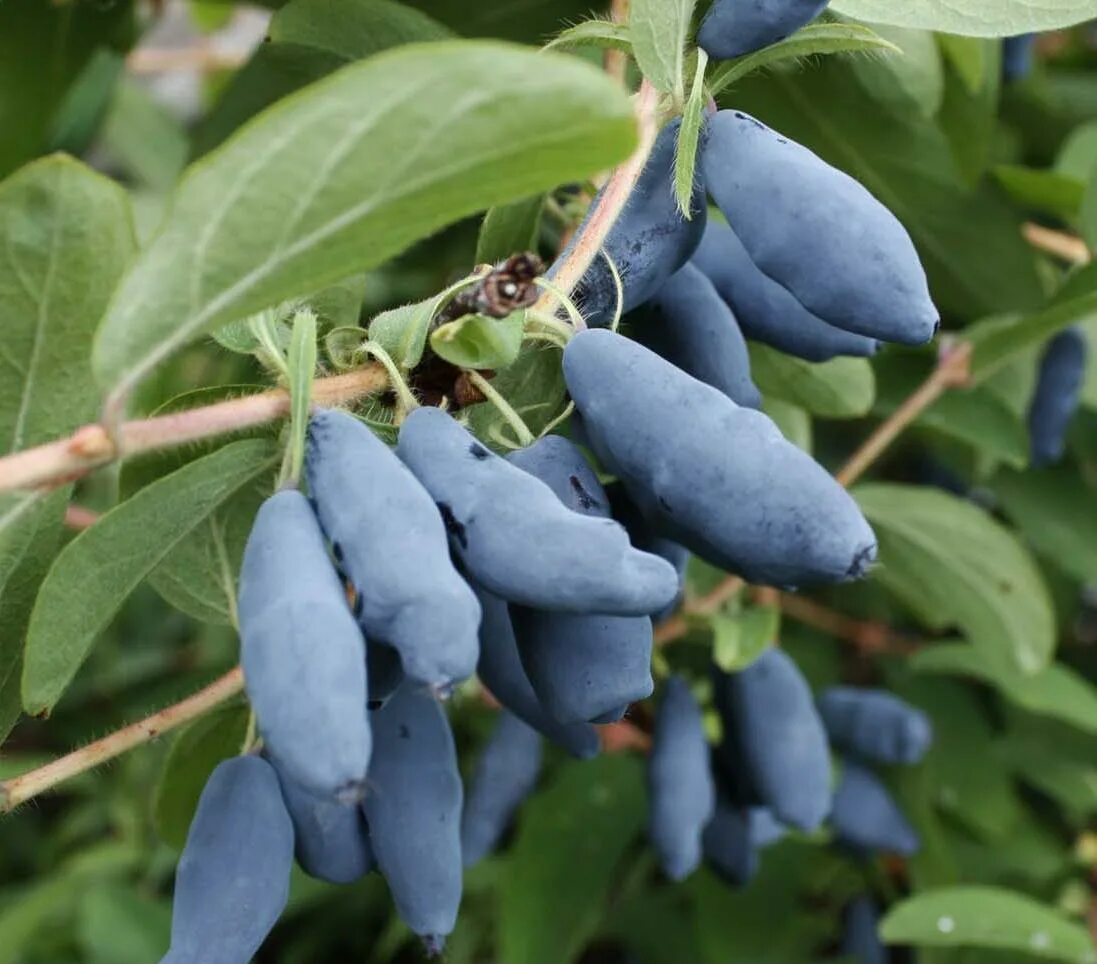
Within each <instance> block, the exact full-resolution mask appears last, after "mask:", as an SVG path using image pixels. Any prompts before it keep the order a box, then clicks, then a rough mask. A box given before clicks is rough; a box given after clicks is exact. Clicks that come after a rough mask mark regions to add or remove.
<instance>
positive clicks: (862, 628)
mask: <svg viewBox="0 0 1097 964" xmlns="http://www.w3.org/2000/svg"><path fill="white" fill-rule="evenodd" d="M762 591H763V590H761V589H759V590H756V591H755V594H754V595H755V598H757V596H758V594H759V593H760V592H762ZM777 605H778V606H779V607H780V609H781V612H782V614H783V615H785V616H787V617H788V618H789V619H794V620H795V621H796V622H798V623H802V624H803V625H805V626H810V627H811V628H812V629H818V630H821V631H822V632H824V633H827V634H828V635H830V636H835V637H837V638H838V639H844V640H846V641H847V642H850V643H852V644H853V645H854V646H856V647H857V649H858V650H860V651H861V652H862V653H865V654H869V653H897V654H901V655H909V654H910V653H913V652H916V651H917V650H918V648H919V646H918V642H917V640H915V639H912V638H911V637H908V636H904V635H902V634H901V633H897V632H896V631H895V630H893V629H892V628H891V627H890V626H888V625H887V623H881V622H875V621H872V620H861V619H854V618H853V617H851V616H847V615H845V614H844V613H839V612H835V611H834V610H833V609H829V608H827V607H826V606H824V605H822V604H821V603H817V602H815V600H813V599H809V598H807V597H806V596H798V595H796V594H795V593H789V592H782V593H779V594H778V596H777Z"/></svg>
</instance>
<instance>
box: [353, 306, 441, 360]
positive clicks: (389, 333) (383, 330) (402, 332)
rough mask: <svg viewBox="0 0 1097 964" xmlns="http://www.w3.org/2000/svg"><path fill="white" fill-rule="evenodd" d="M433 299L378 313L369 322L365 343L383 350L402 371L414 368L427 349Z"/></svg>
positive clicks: (432, 314) (432, 313) (432, 315)
mask: <svg viewBox="0 0 1097 964" xmlns="http://www.w3.org/2000/svg"><path fill="white" fill-rule="evenodd" d="M437 300H438V299H437V298H427V299H425V300H424V301H417V302H415V304H411V305H401V306H400V307H399V308H392V309H391V310H389V311H382V312H381V314H379V315H378V316H377V317H376V318H374V319H373V321H371V322H370V323H369V340H370V341H375V342H377V344H378V345H380V346H381V347H382V348H384V349H385V351H387V352H388V353H389V357H390V358H392V360H393V361H394V362H396V364H397V366H399V367H400V368H402V369H403V370H404V371H408V370H410V369H412V368H414V367H415V366H416V365H418V364H419V359H421V358H422V357H423V350H424V349H425V348H426V346H427V332H429V331H430V323H431V319H432V318H433V317H434V308H435V305H436V304H437Z"/></svg>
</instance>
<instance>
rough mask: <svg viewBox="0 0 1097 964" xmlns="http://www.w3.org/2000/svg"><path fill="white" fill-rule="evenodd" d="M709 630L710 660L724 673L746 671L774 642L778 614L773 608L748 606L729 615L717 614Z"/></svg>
mask: <svg viewBox="0 0 1097 964" xmlns="http://www.w3.org/2000/svg"><path fill="white" fill-rule="evenodd" d="M710 625H711V626H712V634H713V640H712V659H713V662H715V663H716V665H717V666H719V667H720V669H722V670H723V671H724V672H725V673H736V672H738V671H739V670H742V669H746V668H747V667H748V666H749V665H750V664H751V663H753V662H754V661H755V660H756V659H757V658H758V657H759V656H761V655H762V653H764V652H765V651H766V649H768V648H769V647H770V646H771V645H773V641H774V640H775V639H777V636H778V633H779V632H780V628H781V612H780V610H779V609H777V607H776V606H748V607H747V608H745V609H744V610H743V611H742V612H739V613H735V614H734V615H729V614H727V613H717V614H716V615H714V616H712V617H711V619H710Z"/></svg>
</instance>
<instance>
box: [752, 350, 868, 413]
mask: <svg viewBox="0 0 1097 964" xmlns="http://www.w3.org/2000/svg"><path fill="white" fill-rule="evenodd" d="M748 348H749V349H750V371H751V375H752V376H753V378H754V382H755V384H756V385H757V386H758V388H759V389H760V390H761V392H762V394H763V395H767V396H770V395H772V396H773V397H775V398H779V399H782V400H784V401H786V402H791V403H792V404H793V405H799V406H800V407H801V408H805V409H807V410H808V411H809V412H811V413H812V414H813V415H819V416H822V417H823V418H858V417H860V416H862V415H867V414H868V412H869V410H870V409H871V408H872V401H873V398H874V397H875V394H876V379H875V376H874V375H873V373H872V365H870V364H869V362H868V359H867V358H832V359H831V360H830V361H827V362H822V363H821V364H815V363H812V362H806V361H804V360H803V359H801V358H794V357H793V356H792V355H786V354H785V353H784V352H780V351H777V350H776V349H775V348H770V347H769V346H768V345H762V344H759V343H758V342H749V343H748Z"/></svg>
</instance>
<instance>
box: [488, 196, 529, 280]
mask: <svg viewBox="0 0 1097 964" xmlns="http://www.w3.org/2000/svg"><path fill="white" fill-rule="evenodd" d="M544 206H545V198H544V195H542V194H535V195H533V196H532V197H527V198H522V200H520V201H513V202H511V203H510V204H497V205H496V206H495V207H493V208H491V209H490V210H489V211H488V213H487V214H485V215H484V222H483V224H481V225H480V236H479V237H478V238H477V239H476V263H477V264H495V263H496V262H498V261H504V260H506V259H507V258H509V257H510V256H511V255H512V254H520V253H521V252H523V251H536V250H537V238H538V235H540V233H541V210H542V209H543V208H544Z"/></svg>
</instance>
